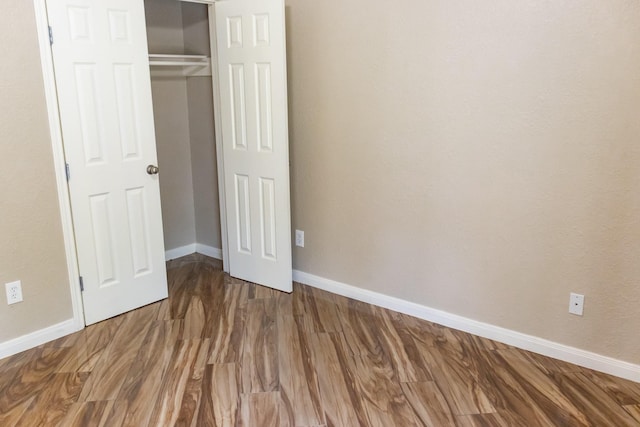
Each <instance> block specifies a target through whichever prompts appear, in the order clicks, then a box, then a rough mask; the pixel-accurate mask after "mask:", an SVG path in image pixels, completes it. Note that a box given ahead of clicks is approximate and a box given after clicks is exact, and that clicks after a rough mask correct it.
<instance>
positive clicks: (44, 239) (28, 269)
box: [0, 1, 73, 342]
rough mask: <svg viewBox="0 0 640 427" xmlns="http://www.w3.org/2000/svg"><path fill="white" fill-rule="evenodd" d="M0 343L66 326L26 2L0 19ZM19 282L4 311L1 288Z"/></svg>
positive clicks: (45, 132)
mask: <svg viewBox="0 0 640 427" xmlns="http://www.w3.org/2000/svg"><path fill="white" fill-rule="evenodd" d="M0 38H1V39H2V40H3V42H2V43H0V53H1V54H2V58H3V60H2V61H0V76H2V79H0V135H2V142H1V143H0V157H1V158H2V159H3V160H2V166H1V167H0V195H1V196H2V197H0V212H1V217H0V240H1V242H2V243H1V244H0V286H1V292H0V325H2V327H1V328H0V342H3V341H6V340H9V339H11V338H16V337H19V336H21V335H24V334H27V333H30V332H34V331H36V330H39V329H42V328H45V327H47V326H50V325H53V324H56V323H59V322H62V321H65V320H68V319H71V318H72V317H73V313H72V310H71V297H70V294H69V279H68V276H67V265H66V261H65V254H64V241H63V238H62V228H61V223H60V213H59V212H60V211H59V205H58V198H57V193H56V185H55V175H54V170H53V157H52V151H51V142H50V136H49V125H48V120H47V110H46V105H45V97H44V89H43V83H42V72H41V70H42V68H41V65H40V57H39V51H38V43H37V36H36V26H35V16H34V12H33V2H28V1H27V2H6V3H4V4H3V6H2V13H0ZM14 280H21V281H22V292H23V297H24V301H23V302H21V303H18V304H15V305H11V306H7V305H6V300H5V295H4V283H7V282H12V281H14Z"/></svg>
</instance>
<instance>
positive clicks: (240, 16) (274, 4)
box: [215, 0, 292, 292]
mask: <svg viewBox="0 0 640 427" xmlns="http://www.w3.org/2000/svg"><path fill="white" fill-rule="evenodd" d="M215 20H216V48H217V54H218V58H217V68H218V76H219V77H218V81H219V85H220V88H219V93H220V103H221V105H220V106H218V107H219V108H220V115H221V120H222V122H221V123H220V124H219V125H220V126H221V128H222V147H223V153H222V154H223V161H224V190H225V205H226V216H227V233H228V234H227V237H228V248H229V273H230V274H231V275H232V276H235V277H238V278H241V279H244V280H248V281H251V282H254V283H259V284H262V285H265V286H269V287H272V288H275V289H279V290H282V291H286V292H291V290H292V283H291V274H292V273H291V218H290V204H289V140H288V125H287V76H286V56H285V33H284V27H285V21H284V2H283V0H228V1H221V2H216V3H215Z"/></svg>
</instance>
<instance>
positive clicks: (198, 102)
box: [182, 2, 222, 248]
mask: <svg viewBox="0 0 640 427" xmlns="http://www.w3.org/2000/svg"><path fill="white" fill-rule="evenodd" d="M182 24H183V28H184V49H185V53H188V54H195V55H210V54H211V50H210V47H209V20H208V18H207V6H206V5H203V4H197V3H188V2H184V3H182ZM187 100H188V103H189V134H190V138H191V167H192V174H193V175H192V177H193V192H194V194H195V197H194V213H195V221H196V239H197V241H198V243H201V244H203V245H207V246H211V247H214V248H222V243H221V241H220V207H219V204H218V171H217V163H216V147H215V130H214V126H213V88H212V80H211V77H209V76H203V77H188V78H187Z"/></svg>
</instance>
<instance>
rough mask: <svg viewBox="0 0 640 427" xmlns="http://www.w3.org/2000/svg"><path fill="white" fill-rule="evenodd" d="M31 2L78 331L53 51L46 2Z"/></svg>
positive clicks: (78, 297)
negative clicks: (36, 32) (33, 11)
mask: <svg viewBox="0 0 640 427" xmlns="http://www.w3.org/2000/svg"><path fill="white" fill-rule="evenodd" d="M33 6H34V10H35V18H36V28H37V31H38V45H39V47H40V60H41V64H42V78H43V81H44V92H45V100H46V105H47V116H48V118H49V133H50V136H51V148H52V151H53V166H54V169H55V174H56V188H57V191H58V204H59V206H60V220H61V225H62V235H63V239H64V252H65V255H66V259H67V272H68V276H69V290H70V292H71V307H72V310H73V322H74V327H75V330H76V331H79V330H81V329H84V327H85V323H84V307H83V305H82V294H81V293H80V273H79V269H78V257H77V254H76V243H75V235H74V232H73V220H72V217H71V201H70V198H69V187H68V186H67V176H66V170H65V157H64V146H63V142H62V129H61V128H60V110H59V109H58V94H57V92H56V81H55V73H54V71H53V54H52V52H51V45H50V44H49V21H48V18H47V6H46V3H45V0H33Z"/></svg>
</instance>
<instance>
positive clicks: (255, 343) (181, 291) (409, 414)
mask: <svg viewBox="0 0 640 427" xmlns="http://www.w3.org/2000/svg"><path fill="white" fill-rule="evenodd" d="M167 271H168V276H169V288H170V292H169V293H170V296H169V299H167V300H164V301H161V302H158V303H155V304H152V305H149V306H146V307H143V308H140V309H138V310H135V311H132V312H130V313H126V314H124V315H121V316H118V317H116V318H113V319H110V320H107V321H104V322H101V323H99V324H96V325H93V326H89V327H87V328H85V329H84V330H83V331H80V332H78V333H75V334H73V335H69V336H67V337H64V338H61V339H59V340H57V341H54V342H51V343H48V344H46V345H43V346H41V347H38V348H35V349H32V350H29V351H26V352H24V353H21V354H18V355H15V356H12V357H9V358H6V359H3V360H0V426H29V427H32V426H57V425H61V426H83V427H84V426H108V427H111V426H147V425H149V426H173V425H180V426H243V427H247V426H257V427H263V426H282V427H284V426H287V427H320V426H326V427H329V426H381V427H389V426H402V427H407V426H460V427H466V426H616V427H617V426H640V384H637V383H633V382H630V381H626V380H622V379H619V378H615V377H611V376H608V375H604V374H601V373H598V372H593V371H590V370H588V369H584V368H580V367H578V366H574V365H570V364H568V363H564V362H561V361H557V360H553V359H549V358H546V357H543V356H540V355H537V354H533V353H529V352H526V351H522V350H518V349H515V348H512V347H509V346H506V345H503V344H499V343H496V342H493V341H490V340H487V339H484V338H479V337H476V336H473V335H469V334H466V333H463V332H459V331H456V330H452V329H448V328H445V327H441V326H438V325H435V324H432V323H429V322H425V321H422V320H419V319H415V318H412V317H409V316H405V315H403V314H399V313H395V312H392V311H389V310H385V309H382V308H379V307H374V306H371V305H368V304H364V303H361V302H357V301H353V300H349V299H347V298H343V297H340V296H337V295H333V294H329V293H327V292H323V291H320V290H317V289H313V288H310V287H307V286H303V285H300V284H295V286H294V292H293V293H292V294H284V293H280V292H277V291H273V290H271V289H267V288H264V287H261V286H257V285H254V284H250V283H245V282H243V281H240V280H236V279H232V278H230V277H229V276H227V275H225V274H223V273H222V271H221V265H220V263H219V262H218V261H217V260H213V259H210V258H207V257H204V256H201V255H192V256H188V257H184V258H181V259H178V260H175V261H171V262H169V263H168V264H167Z"/></svg>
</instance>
